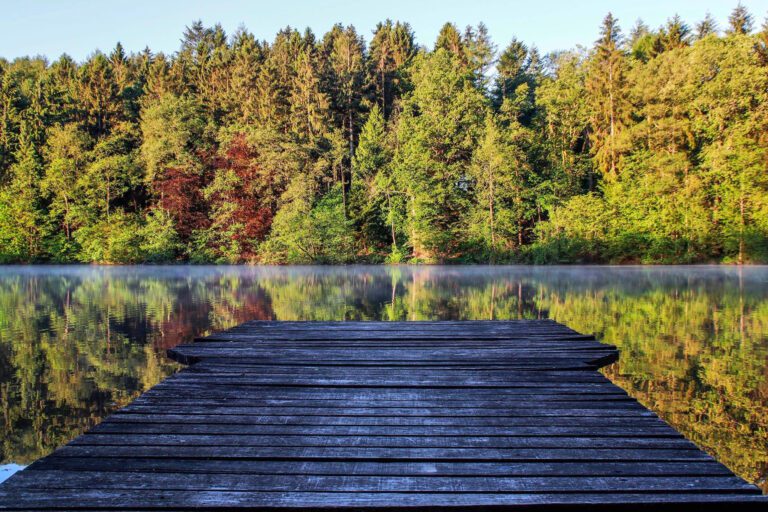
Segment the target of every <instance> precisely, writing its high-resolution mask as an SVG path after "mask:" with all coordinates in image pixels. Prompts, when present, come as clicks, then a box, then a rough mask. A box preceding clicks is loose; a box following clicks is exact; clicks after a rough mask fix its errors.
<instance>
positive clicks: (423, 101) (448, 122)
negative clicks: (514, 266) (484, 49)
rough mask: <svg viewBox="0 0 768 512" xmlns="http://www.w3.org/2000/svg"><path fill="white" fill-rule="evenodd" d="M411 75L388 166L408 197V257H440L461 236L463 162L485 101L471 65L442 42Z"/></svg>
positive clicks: (465, 197) (465, 194) (465, 192)
mask: <svg viewBox="0 0 768 512" xmlns="http://www.w3.org/2000/svg"><path fill="white" fill-rule="evenodd" d="M413 80H414V89H413V92H412V93H411V94H409V95H408V96H407V98H406V99H405V101H404V106H403V112H402V114H401V116H400V118H399V122H398V126H397V151H396V154H395V159H394V163H393V172H394V174H395V183H396V186H397V188H398V190H401V191H403V193H404V194H406V197H407V199H408V205H407V213H406V215H407V223H408V230H409V243H410V246H411V248H412V251H413V256H414V258H426V259H438V260H442V259H445V258H447V257H449V256H451V255H452V254H454V253H455V251H457V250H458V246H459V243H460V241H461V236H460V231H461V226H462V221H463V218H464V215H465V214H466V212H467V208H468V205H469V197H470V196H469V182H468V167H469V163H470V161H471V158H472V152H473V149H474V147H475V145H476V143H477V140H478V138H479V136H480V132H481V131H482V126H483V120H484V116H485V110H486V108H487V104H486V98H485V96H484V94H483V91H481V90H479V89H478V88H477V86H476V83H475V80H474V76H473V74H472V73H471V71H469V70H468V69H467V68H466V66H465V65H464V64H463V63H462V62H461V61H460V60H459V59H458V58H457V57H456V56H455V55H453V54H452V53H450V52H448V51H446V50H445V49H443V48H438V49H437V50H436V51H435V52H434V53H432V54H430V55H422V56H419V57H418V58H417V60H416V62H415V66H414V71H413Z"/></svg>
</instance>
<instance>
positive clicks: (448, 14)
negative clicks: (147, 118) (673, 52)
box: [0, 0, 768, 60]
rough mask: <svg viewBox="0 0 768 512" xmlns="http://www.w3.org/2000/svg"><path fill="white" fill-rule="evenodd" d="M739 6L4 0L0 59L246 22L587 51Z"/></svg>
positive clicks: (268, 29)
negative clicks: (616, 34)
mask: <svg viewBox="0 0 768 512" xmlns="http://www.w3.org/2000/svg"><path fill="white" fill-rule="evenodd" d="M736 3H737V0H612V1H609V0H527V1H518V0H460V1H458V0H378V1H366V0H358V1H354V0H317V1H310V0H271V1H260V0H251V1H246V0H218V1H202V0H151V1H150V0H129V1H122V2H116V1H112V0H102V1H96V0H93V1H88V0H2V1H0V56H2V57H5V58H8V59H13V58H15V57H18V56H23V55H46V56H48V57H49V58H52V59H55V58H56V57H58V56H59V55H61V53H63V52H66V53H68V54H69V55H71V56H72V57H74V58H75V59H76V60H82V59H84V58H86V57H87V56H88V55H89V54H90V53H91V52H93V51H94V50H95V49H100V50H103V51H109V50H110V49H111V48H113V47H114V45H115V43H116V42H117V41H120V42H122V43H123V46H125V48H126V49H127V50H129V51H140V50H141V49H143V48H144V47H145V46H149V47H150V48H151V49H152V50H154V51H164V52H168V53H170V52H173V51H175V50H177V49H178V46H179V38H180V37H181V34H182V32H183V30H184V27H185V25H188V24H190V23H191V22H192V21H193V20H196V19H202V20H203V22H205V23H206V24H208V25H212V24H214V23H216V22H220V23H221V24H222V25H223V26H224V29H225V30H226V31H227V33H232V32H234V30H235V29H237V27H238V26H240V25H244V26H245V27H246V28H248V29H249V30H250V31H251V32H253V33H254V34H255V35H256V36H257V37H258V38H259V39H268V40H271V39H272V37H273V36H274V34H275V32H276V31H277V30H278V29H280V28H281V27H284V26H286V25H291V26H294V27H298V28H300V29H303V28H304V27H307V26H309V27H311V28H312V29H313V30H314V31H315V33H317V34H319V35H321V34H322V33H324V32H325V31H327V30H328V29H329V28H330V27H331V26H332V25H333V24H334V23H336V22H341V23H343V24H345V25H346V24H353V25H355V27H357V29H358V31H360V33H362V34H363V35H364V36H365V37H366V41H368V40H369V39H370V34H371V31H372V29H373V28H374V27H375V25H376V22H377V21H380V20H384V19H386V18H392V19H393V20H402V21H408V22H409V23H411V25H412V26H413V28H414V30H415V31H416V36H417V38H418V42H419V43H420V44H426V45H430V46H431V45H432V43H433V42H434V39H435V36H436V35H437V32H438V30H439V29H440V26H441V25H442V24H443V23H445V22H446V21H452V22H455V23H457V24H458V25H459V26H461V27H464V26H465V25H467V24H473V25H474V24H476V23H477V22H479V21H483V22H485V24H486V25H488V28H489V30H490V33H491V36H492V37H493V39H494V41H495V42H496V44H497V45H498V46H500V47H501V46H504V45H506V44H507V42H509V40H510V39H511V38H512V36H517V37H518V38H519V39H522V40H524V41H525V42H526V43H529V44H535V45H537V46H538V47H539V49H540V50H542V51H543V52H548V51H551V50H556V49H566V48H572V47H574V46H576V45H578V44H582V45H590V44H591V43H592V42H593V41H594V40H595V39H596V37H597V31H598V26H599V24H600V21H601V19H602V18H603V16H604V15H605V14H606V13H607V12H608V11H612V12H613V13H614V14H615V15H616V16H617V17H618V18H619V20H620V21H621V24H622V26H623V27H624V29H625V32H626V31H628V30H629V28H630V27H631V25H632V24H633V23H634V21H635V20H636V19H637V18H642V19H643V20H645V21H646V23H648V24H649V25H650V26H652V27H656V26H658V25H660V24H662V23H663V22H664V21H665V20H666V19H667V18H668V17H670V16H671V15H673V14H675V13H678V14H680V15H681V16H682V17H683V18H684V19H685V20H686V21H687V22H688V23H689V24H691V25H693V24H695V23H696V22H697V21H699V20H700V19H701V18H703V17H704V15H705V13H706V12H707V11H709V12H711V13H712V15H713V16H715V18H716V19H717V20H718V21H719V22H720V24H721V26H724V25H725V22H726V19H727V16H728V13H729V12H730V11H731V10H732V9H733V7H734V6H735V5H736ZM742 3H743V5H745V6H746V7H747V8H749V9H750V10H751V11H752V14H753V15H754V16H755V21H756V25H758V26H759V25H760V24H762V22H763V20H764V19H765V16H766V14H767V13H768V0H742Z"/></svg>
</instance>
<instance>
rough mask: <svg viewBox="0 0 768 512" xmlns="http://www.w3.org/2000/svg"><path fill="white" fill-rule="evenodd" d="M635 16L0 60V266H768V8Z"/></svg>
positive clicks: (391, 28) (210, 40)
mask: <svg viewBox="0 0 768 512" xmlns="http://www.w3.org/2000/svg"><path fill="white" fill-rule="evenodd" d="M620 21H621V20H617V19H616V18H615V17H614V16H613V15H611V14H608V15H607V16H606V17H605V19H604V20H603V22H602V24H601V25H600V26H599V27H598V26H597V25H598V24H597V23H596V33H597V34H598V37H597V39H596V41H595V43H594V45H593V46H592V47H591V48H587V49H585V48H577V49H574V50H567V51H559V52H554V53H551V54H548V55H541V54H540V53H539V51H538V50H537V49H536V48H535V47H533V46H531V45H528V44H526V43H524V42H523V41H520V40H517V39H514V40H512V41H510V42H509V43H508V44H506V45H503V46H500V47H499V46H497V45H496V44H495V43H494V42H493V41H492V40H491V37H490V35H489V34H488V30H487V28H486V27H485V26H484V25H483V24H479V25H478V26H468V27H466V28H464V29H461V28H460V27H459V26H457V25H454V24H450V23H447V24H445V25H444V26H443V28H442V29H441V31H440V34H439V36H438V38H437V40H436V41H435V43H434V44H433V45H430V46H429V47H422V46H419V45H417V44H416V43H415V41H416V39H415V34H414V32H413V30H412V28H411V27H410V26H409V25H408V24H407V23H403V22H400V21H392V20H386V21H384V22H382V23H379V24H378V25H377V26H376V27H375V29H374V31H373V33H372V36H371V37H370V41H366V40H365V39H364V37H363V36H362V35H361V34H362V33H361V32H359V31H358V30H357V29H356V28H355V27H353V26H346V27H345V26H343V25H340V24H339V25H335V26H334V27H332V28H331V30H330V31H329V32H328V33H326V34H324V35H323V36H322V37H318V36H316V35H315V34H313V33H312V32H311V31H310V30H305V31H299V30H296V29H294V28H291V27H286V28H285V29H283V30H281V31H279V32H278V33H277V34H276V36H275V38H274V40H273V41H271V42H268V41H260V40H258V39H256V38H255V37H254V36H253V35H252V34H251V33H249V32H248V31H247V30H246V29H238V31H237V32H235V33H234V34H226V33H225V31H224V30H223V28H222V27H221V26H219V25H215V26H212V27H208V26H205V25H204V24H203V23H202V22H199V21H198V22H194V23H192V24H191V25H190V26H189V27H187V29H186V31H185V32H184V34H183V37H182V41H181V45H180V47H179V49H178V51H177V52H175V53H173V54H170V55H166V54H163V53H153V52H152V51H151V50H150V49H145V50H143V51H142V52H139V53H127V52H126V51H125V49H124V48H123V46H122V45H121V44H120V43H117V44H116V46H115V48H114V49H113V50H112V51H111V52H109V53H108V54H106V53H101V52H95V53H94V54H93V55H92V56H91V57H89V58H88V59H87V60H86V61H85V62H82V63H77V62H74V61H73V60H72V59H71V58H70V57H68V56H67V55H62V56H61V57H60V58H59V59H58V60H56V61H54V62H52V63H50V62H48V61H47V60H45V59H44V58H41V57H36V58H19V59H16V60H14V61H13V62H8V61H6V60H3V59H0V262H47V261H52V262H74V261H82V262H128V263H133V262H172V261H192V262H232V263H238V262H271V263H309V262H322V263H345V262H399V261H412V262H516V261H519V262H537V263H547V262H585V261H587V262H703V261H723V262H728V261H734V262H756V261H766V260H768V172H767V171H768V168H767V166H768V137H766V133H768V22H766V23H765V24H763V25H762V26H761V27H760V28H757V29H756V28H755V27H756V25H757V23H756V22H755V18H754V16H753V15H752V14H751V13H750V12H749V11H748V10H747V9H746V8H745V7H744V6H742V5H741V4H739V5H737V6H736V8H735V9H734V10H733V12H732V14H731V16H730V17H729V18H728V20H726V21H725V22H724V23H723V27H724V30H722V31H721V30H720V29H719V28H718V23H717V22H716V21H715V20H714V19H713V18H712V16H711V15H709V14H706V15H705V16H703V17H702V20H701V21H698V22H694V23H690V24H689V23H688V22H687V21H686V20H684V19H682V18H681V17H680V16H678V15H676V14H674V13H672V15H671V16H670V17H669V19H668V21H667V22H666V23H665V24H663V25H662V26H660V27H658V28H656V29H653V28H651V27H648V26H647V25H646V24H645V23H643V22H642V20H637V22H635V23H634V25H632V27H631V29H630V30H627V31H626V32H625V31H622V28H621V25H620ZM625 34H626V35H625Z"/></svg>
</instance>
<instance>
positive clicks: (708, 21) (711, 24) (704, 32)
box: [696, 12, 718, 40]
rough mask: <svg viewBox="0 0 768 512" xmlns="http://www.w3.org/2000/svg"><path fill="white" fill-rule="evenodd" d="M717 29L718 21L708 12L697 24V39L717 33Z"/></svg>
mask: <svg viewBox="0 0 768 512" xmlns="http://www.w3.org/2000/svg"><path fill="white" fill-rule="evenodd" d="M717 30H718V28H717V21H715V19H714V18H713V17H712V14H710V13H709V12H708V13H707V15H706V16H705V17H704V19H703V20H701V21H700V22H699V23H697V24H696V39H697V40H702V39H704V38H705V37H708V36H711V35H713V34H717Z"/></svg>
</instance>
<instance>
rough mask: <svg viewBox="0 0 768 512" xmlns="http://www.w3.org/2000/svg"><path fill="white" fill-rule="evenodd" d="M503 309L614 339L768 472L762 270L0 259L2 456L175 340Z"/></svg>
mask: <svg viewBox="0 0 768 512" xmlns="http://www.w3.org/2000/svg"><path fill="white" fill-rule="evenodd" d="M507 318H553V319H555V320H558V321H561V322H563V323H565V324H567V325H569V326H570V327H572V328H574V329H576V330H578V331H581V332H585V333H595V334H597V335H598V336H599V337H600V338H601V339H603V340H604V341H606V342H610V343H615V344H617V345H618V346H619V347H621V349H622V355H621V360H620V362H619V363H618V364H616V365H613V366H612V367H610V368H608V369H606V374H608V375H609V376H610V377H611V378H612V379H613V380H614V381H616V382H617V383H618V384H619V385H621V386H622V387H624V388H625V389H627V390H628V391H630V393H632V394H633V395H634V396H636V397H637V398H638V399H640V400H641V401H642V402H643V403H644V404H646V405H647V406H649V407H651V408H652V409H653V410H655V411H657V412H658V413H659V414H660V415H661V416H662V417H663V418H664V419H666V420H667V421H669V422H670V423H672V424H673V425H674V426H675V427H677V428H678V429H680V430H681V431H682V432H683V433H685V434H686V435H687V436H689V437H691V438H692V439H693V440H695V441H696V442H697V443H699V444H700V445H701V446H703V447H704V448H705V449H707V450H708V451H709V452H710V453H712V454H713V455H715V456H716V457H717V458H718V459H720V460H722V461H723V462H724V463H726V464H727V465H729V466H730V467H731V468H732V469H734V470H735V471H737V472H738V473H739V474H741V475H743V476H745V477H746V478H748V479H750V480H752V481H759V480H761V479H765V475H766V474H767V473H768V419H766V418H768V267H747V268H744V269H739V268H738V267H711V266H693V267H606V266H590V267H520V266H516V267H485V266H473V267H459V266H452V267H439V266H345V267H316V266H307V267H247V266H217V267H207V266H137V267H120V266H116V267H100V266H37V267H31V266H30V267H27V266H14V267H0V402H1V403H0V405H2V408H3V423H2V427H0V428H2V429H3V432H2V434H3V437H2V439H3V442H2V445H1V449H2V457H1V458H0V461H2V462H4V463H9V462H13V463H19V464H28V463H30V462H31V461H33V460H35V459H36V458H38V457H40V456H43V455H45V454H47V453H49V452H50V451H52V450H53V449H55V448H56V447H57V446H61V445H62V444H65V443H66V442H67V441H69V440H71V439H72V438H73V437H75V436H76V435H78V434H79V433H80V432H82V431H83V430H85V429H87V428H88V427H90V426H92V425H94V424H96V423H97V422H98V421H100V419H101V418H102V417H103V416H104V415H106V414H108V413H109V412H110V411H112V410H114V409H115V408H116V407H120V406H122V405H125V404H126V403H128V402H129V401H130V400H131V399H132V398H134V397H135V396H137V395H138V394H139V393H141V392H142V391H143V390H145V389H147V388H148V387H151V386H152V385H154V384H155V383H157V382H159V381H160V380H161V379H162V378H163V377H164V376H166V375H168V374H169V373H171V372H173V371H174V370H175V368H176V366H175V365H173V364H172V363H170V362H169V361H167V360H166V359H165V358H164V356H163V354H164V350H165V349H166V348H168V347H171V346H174V345H176V344H178V343H180V342H183V341H187V340H189V339H191V338H192V337H194V336H196V335H199V334H203V333H205V332H209V331H211V330H216V329H224V328H227V327H231V326H233V325H236V324H238V323H240V322H243V321H246V320H252V319H276V320H345V319H346V320H439V319H446V320H447V319H507ZM6 473H10V470H6V467H5V466H2V467H0V478H1V477H2V476H1V475H5V474H6Z"/></svg>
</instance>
